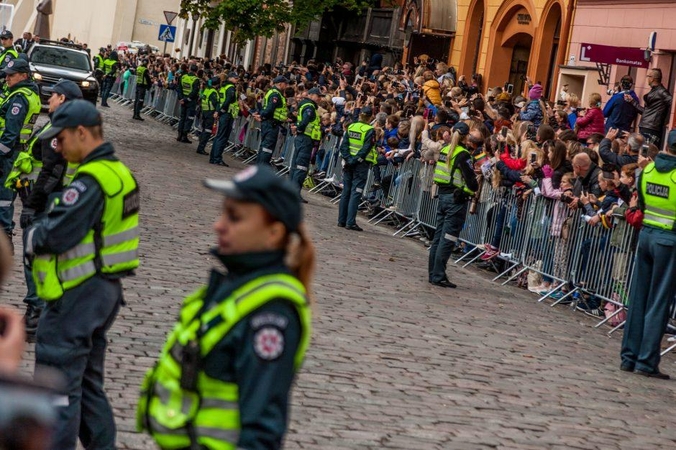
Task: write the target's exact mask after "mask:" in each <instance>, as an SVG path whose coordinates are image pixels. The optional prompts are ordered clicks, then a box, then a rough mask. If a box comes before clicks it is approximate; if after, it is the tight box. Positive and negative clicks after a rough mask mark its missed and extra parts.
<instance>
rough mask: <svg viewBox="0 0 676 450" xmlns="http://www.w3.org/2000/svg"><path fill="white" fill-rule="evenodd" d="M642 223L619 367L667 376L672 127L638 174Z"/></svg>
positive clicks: (675, 285) (673, 283)
mask: <svg viewBox="0 0 676 450" xmlns="http://www.w3.org/2000/svg"><path fill="white" fill-rule="evenodd" d="M638 208H640V209H641V211H643V228H642V229H641V231H640V233H639V237H638V246H637V249H636V260H635V261H634V274H633V276H632V285H631V294H630V295H631V297H630V299H629V312H628V314H627V322H626V324H625V325H624V337H623V339H622V353H621V357H622V364H621V365H620V369H622V370H624V371H627V372H631V371H633V372H634V373H636V374H639V375H643V376H646V377H652V378H660V379H664V380H668V379H669V375H667V374H665V373H662V372H660V369H659V364H660V350H661V348H660V344H661V342H662V337H663V336H664V331H665V330H666V326H667V321H668V320H669V309H670V307H671V304H672V301H673V299H674V292H676V276H675V275H676V130H671V131H670V132H669V136H668V139H667V149H666V150H665V151H663V152H661V153H659V154H658V155H657V157H656V158H655V162H651V163H649V164H648V165H647V166H646V167H645V168H644V169H643V172H641V174H640V175H639V179H638Z"/></svg>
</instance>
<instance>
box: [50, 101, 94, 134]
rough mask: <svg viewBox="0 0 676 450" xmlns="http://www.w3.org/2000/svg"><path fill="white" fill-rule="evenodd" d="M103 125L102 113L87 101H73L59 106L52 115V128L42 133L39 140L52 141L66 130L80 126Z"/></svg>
mask: <svg viewBox="0 0 676 450" xmlns="http://www.w3.org/2000/svg"><path fill="white" fill-rule="evenodd" d="M101 124H103V120H102V118H101V113H100V112H99V111H98V110H97V109H96V107H95V106H94V105H93V104H92V103H91V102H88V101H87V100H73V101H71V102H67V103H64V104H63V105H61V106H59V109H57V110H56V111H55V112H54V115H52V127H51V128H49V129H48V130H46V131H44V132H43V133H40V136H39V139H52V138H53V137H54V136H56V135H57V134H59V133H61V132H62V131H63V130H64V129H65V128H75V127H79V126H80V125H82V126H84V127H93V126H96V125H101Z"/></svg>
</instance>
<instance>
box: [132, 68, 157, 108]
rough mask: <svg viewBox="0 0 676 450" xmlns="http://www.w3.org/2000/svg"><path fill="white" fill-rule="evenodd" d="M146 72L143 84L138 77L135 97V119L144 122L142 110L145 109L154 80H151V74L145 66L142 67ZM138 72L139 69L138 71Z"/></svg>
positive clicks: (143, 76) (142, 78)
mask: <svg viewBox="0 0 676 450" xmlns="http://www.w3.org/2000/svg"><path fill="white" fill-rule="evenodd" d="M140 67H143V68H144V69H145V70H144V71H143V75H142V77H141V82H140V83H139V82H138V76H137V77H136V80H137V81H136V96H135V97H134V119H136V120H143V118H142V117H141V110H142V109H143V102H144V101H145V98H146V92H147V91H148V89H150V86H151V85H152V83H153V82H152V80H151V79H150V73H149V71H148V68H147V67H146V66H145V65H142V66H140ZM136 70H137V71H138V69H136Z"/></svg>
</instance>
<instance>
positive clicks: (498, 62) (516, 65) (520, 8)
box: [485, 0, 537, 94]
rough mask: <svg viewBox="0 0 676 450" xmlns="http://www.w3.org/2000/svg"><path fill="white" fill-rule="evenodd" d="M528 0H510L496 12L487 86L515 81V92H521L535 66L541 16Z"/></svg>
mask: <svg viewBox="0 0 676 450" xmlns="http://www.w3.org/2000/svg"><path fill="white" fill-rule="evenodd" d="M531 6H532V5H531V2H529V1H527V0H508V1H506V2H504V3H503V4H502V5H501V6H500V8H499V9H498V12H497V13H496V15H495V20H494V21H493V24H492V25H491V33H490V40H489V44H488V54H489V55H490V57H489V58H488V59H487V61H486V74H485V80H486V86H502V85H503V84H505V83H507V82H510V83H512V84H514V92H515V94H516V93H521V92H522V89H521V88H522V87H523V86H524V85H525V80H524V79H523V77H524V74H523V73H524V68H525V73H529V69H530V66H531V59H532V56H533V55H532V54H531V46H532V44H533V37H534V35H535V30H536V27H537V23H536V21H537V16H536V15H535V13H534V12H533V11H531Z"/></svg>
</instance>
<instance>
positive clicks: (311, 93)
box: [307, 88, 322, 95]
mask: <svg viewBox="0 0 676 450" xmlns="http://www.w3.org/2000/svg"><path fill="white" fill-rule="evenodd" d="M313 94H314V95H322V91H320V90H319V88H312V89H310V90H309V91H307V95H313Z"/></svg>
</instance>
